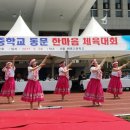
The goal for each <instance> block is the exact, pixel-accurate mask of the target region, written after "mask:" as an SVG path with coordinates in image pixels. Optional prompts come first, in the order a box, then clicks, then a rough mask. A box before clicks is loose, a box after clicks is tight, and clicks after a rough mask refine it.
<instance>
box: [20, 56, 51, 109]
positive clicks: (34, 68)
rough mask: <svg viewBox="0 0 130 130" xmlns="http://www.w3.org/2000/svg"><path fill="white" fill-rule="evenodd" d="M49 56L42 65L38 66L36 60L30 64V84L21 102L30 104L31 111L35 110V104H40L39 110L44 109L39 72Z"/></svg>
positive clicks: (28, 83)
mask: <svg viewBox="0 0 130 130" xmlns="http://www.w3.org/2000/svg"><path fill="white" fill-rule="evenodd" d="M49 56H50V55H48V56H46V57H45V59H44V60H43V61H42V62H41V64H40V65H37V62H36V59H32V60H31V61H30V63H29V67H28V82H27V85H26V87H25V89H24V92H23V95H22V98H21V100H22V101H25V102H30V109H33V102H38V109H40V108H42V106H41V101H43V100H44V94H43V90H42V86H41V84H40V82H39V70H40V69H41V68H42V67H43V66H44V65H45V63H46V61H47V58H48V57H49Z"/></svg>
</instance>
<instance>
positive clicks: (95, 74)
mask: <svg viewBox="0 0 130 130" xmlns="http://www.w3.org/2000/svg"><path fill="white" fill-rule="evenodd" d="M95 68H96V67H91V68H90V72H91V74H90V79H91V78H93V79H97V72H93V70H95Z"/></svg>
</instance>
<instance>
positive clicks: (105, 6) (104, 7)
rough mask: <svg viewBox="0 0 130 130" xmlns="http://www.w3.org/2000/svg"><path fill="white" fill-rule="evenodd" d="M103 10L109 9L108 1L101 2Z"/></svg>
mask: <svg viewBox="0 0 130 130" xmlns="http://www.w3.org/2000/svg"><path fill="white" fill-rule="evenodd" d="M103 9H110V0H103Z"/></svg>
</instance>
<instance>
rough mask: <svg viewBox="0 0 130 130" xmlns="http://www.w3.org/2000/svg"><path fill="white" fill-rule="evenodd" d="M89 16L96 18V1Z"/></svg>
mask: <svg viewBox="0 0 130 130" xmlns="http://www.w3.org/2000/svg"><path fill="white" fill-rule="evenodd" d="M91 16H94V17H98V2H97V1H96V2H95V3H94V5H93V6H92V8H91Z"/></svg>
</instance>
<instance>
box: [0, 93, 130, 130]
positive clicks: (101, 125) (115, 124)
mask: <svg viewBox="0 0 130 130" xmlns="http://www.w3.org/2000/svg"><path fill="white" fill-rule="evenodd" d="M83 94H84V93H72V94H70V95H67V96H66V100H65V101H63V102H62V101H60V100H59V99H60V95H55V94H45V99H46V100H45V101H44V102H43V103H42V105H43V106H62V107H63V108H62V109H48V110H27V109H28V108H29V104H28V103H25V102H22V101H21V100H20V98H21V95H17V96H16V97H15V101H16V102H15V103H14V104H6V98H2V97H1V98H0V130H2V129H4V130H40V129H41V130H42V129H46V130H52V129H53V130H61V129H62V130H80V129H81V130H85V129H88V130H122V129H124V130H130V123H129V122H127V121H124V120H123V119H120V118H118V117H115V116H113V115H115V114H129V113H130V92H129V91H128V92H124V94H123V95H121V99H116V100H114V99H113V97H112V95H111V94H108V93H105V102H104V104H103V106H101V107H91V102H87V101H84V100H83V99H82V98H83ZM35 108H37V104H36V103H35Z"/></svg>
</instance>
